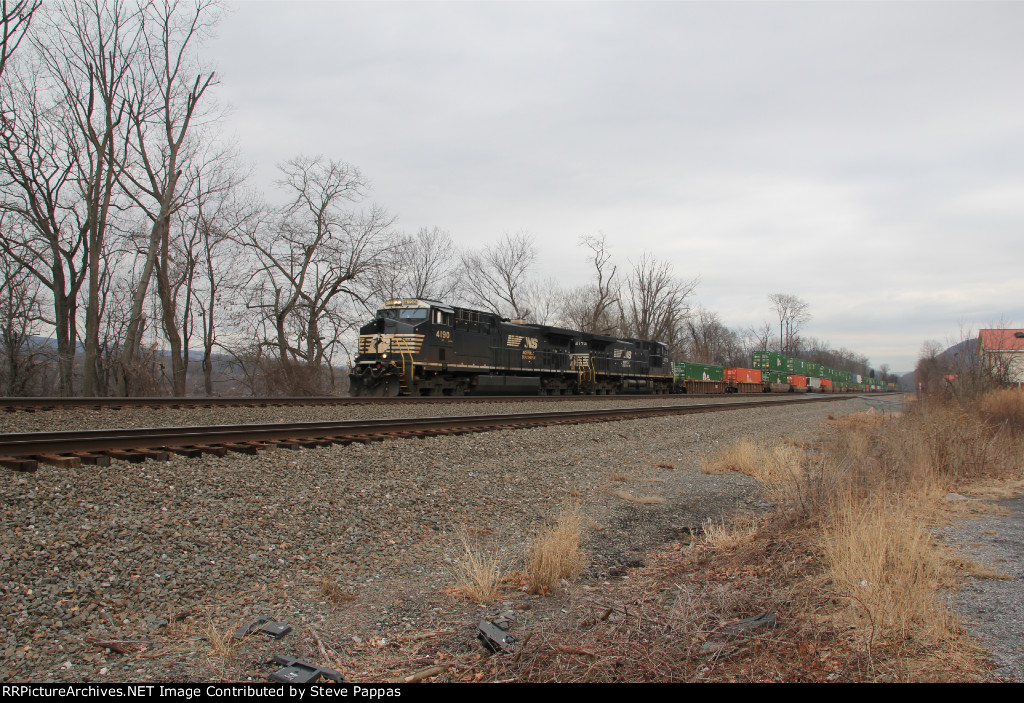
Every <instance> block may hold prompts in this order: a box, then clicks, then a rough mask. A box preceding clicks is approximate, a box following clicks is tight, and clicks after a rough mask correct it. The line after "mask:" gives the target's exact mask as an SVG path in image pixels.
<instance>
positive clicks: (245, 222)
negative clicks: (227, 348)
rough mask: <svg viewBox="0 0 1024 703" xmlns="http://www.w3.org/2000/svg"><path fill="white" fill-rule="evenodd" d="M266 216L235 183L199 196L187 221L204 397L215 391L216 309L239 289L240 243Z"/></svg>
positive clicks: (242, 273)
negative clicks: (194, 262) (194, 264)
mask: <svg viewBox="0 0 1024 703" xmlns="http://www.w3.org/2000/svg"><path fill="white" fill-rule="evenodd" d="M201 190H202V189H201ZM264 214H265V210H264V208H263V206H262V204H261V203H259V202H258V201H257V200H256V198H255V197H254V196H253V195H251V194H247V193H243V192H241V190H240V187H239V185H237V184H235V185H232V186H231V187H230V188H228V189H227V190H223V191H220V192H217V193H207V194H206V196H205V197H201V198H199V199H198V200H197V202H196V207H195V208H194V211H193V212H192V214H191V218H190V220H189V221H188V223H187V225H188V226H190V227H191V228H192V229H193V232H194V235H195V236H194V238H193V239H198V247H197V249H198V253H197V258H198V271H197V273H196V276H197V277H198V278H199V279H200V280H201V282H200V283H199V285H196V286H194V287H193V288H192V290H191V296H192V298H193V299H194V301H195V314H196V315H197V317H198V323H199V325H200V329H201V335H202V345H203V361H202V369H203V387H204V389H205V391H206V394H207V395H212V394H213V350H214V347H215V345H216V344H217V337H218V332H217V331H218V322H219V318H220V313H221V312H222V311H223V309H224V308H225V307H226V306H225V302H226V301H225V291H232V290H235V291H237V290H239V289H240V288H241V285H242V283H243V280H244V278H245V274H246V271H245V266H239V263H240V262H244V261H245V258H244V256H242V253H243V252H242V249H241V247H240V246H239V244H238V242H239V240H242V239H245V238H246V237H248V236H250V235H251V234H254V233H255V232H256V231H257V230H258V228H259V227H260V226H261V225H262V224H263V218H264Z"/></svg>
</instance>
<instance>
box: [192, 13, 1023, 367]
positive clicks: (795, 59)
mask: <svg viewBox="0 0 1024 703" xmlns="http://www.w3.org/2000/svg"><path fill="white" fill-rule="evenodd" d="M1022 37H1024V3H1009V2H1004V3H992V4H987V3H979V2H966V3H962V4H961V3H921V2H915V3H906V4H903V3H874V2H873V3H849V4H846V3H774V2H757V3H739V2H736V3H722V2H717V3H700V2H685V3H684V2H652V3H640V2H628V3H625V2H624V3H619V2H571V3H556V2H532V3H526V2H510V3H503V2H447V3H429V2H373V3H357V2H305V3H303V2H287V3H285V2H252V1H250V2H236V3H233V4H232V5H230V11H229V12H228V13H227V14H226V16H225V17H224V18H223V20H222V22H221V24H220V25H219V28H218V36H217V38H216V39H215V40H213V41H211V42H208V43H207V44H206V46H205V49H204V50H203V55H204V57H205V58H206V59H207V60H208V61H209V62H210V63H211V64H212V65H213V66H214V67H215V68H216V70H217V71H218V73H219V76H220V80H221V84H220V86H219V87H218V96H219V98H218V99H219V100H220V101H221V102H222V103H223V104H225V105H226V106H228V107H229V108H230V113H229V118H228V120H227V121H226V128H227V131H228V132H229V133H232V134H235V135H236V136H237V140H238V145H239V148H240V150H241V153H242V155H243V157H244V158H245V159H246V160H248V161H250V162H252V163H253V164H254V165H255V178H256V182H257V183H258V184H259V185H260V187H261V188H263V189H264V190H266V191H267V193H268V196H271V197H273V193H272V190H273V185H272V183H273V180H274V178H275V165H276V164H277V163H279V162H282V161H284V160H286V159H289V158H292V157H293V156H296V155H299V154H307V155H317V154H323V155H324V156H325V157H328V158H331V159H337V160H343V161H347V162H350V163H352V164H355V165H357V166H358V167H359V168H360V169H361V170H362V171H363V172H364V174H365V175H366V176H367V177H368V178H369V179H370V180H371V181H372V183H373V192H372V199H373V200H374V201H375V202H377V203H379V204H380V205H383V206H385V207H387V208H388V209H389V210H390V211H392V212H393V213H395V214H397V216H398V218H399V219H398V225H399V226H400V227H401V228H402V229H404V230H405V231H408V232H415V231H416V230H417V229H418V228H420V227H423V226H438V227H441V228H443V229H445V230H447V231H449V232H450V233H451V235H452V237H453V238H454V239H455V240H456V242H458V243H459V244H460V245H465V246H472V245H474V244H476V243H486V242H489V241H493V240H494V239H496V238H498V237H499V236H501V235H502V234H503V233H505V232H518V231H524V230H525V231H527V232H529V233H531V234H533V235H534V236H535V237H536V240H537V243H538V245H539V248H540V255H541V256H540V259H541V261H540V264H539V267H538V273H539V274H542V275H557V276H559V277H560V278H562V279H564V281H565V283H566V284H568V285H569V286H572V285H578V284H582V283H583V282H584V281H585V279H586V277H587V275H588V270H587V267H586V263H585V252H584V251H583V250H581V249H580V248H579V246H578V240H579V237H580V235H583V234H595V233H598V232H603V233H604V234H605V235H607V237H608V241H609V243H610V245H611V247H612V253H613V254H614V256H615V257H616V259H617V260H618V261H619V262H620V265H621V266H622V267H627V266H628V261H630V260H635V259H636V258H637V257H638V256H639V255H640V254H641V253H642V252H643V251H645V250H646V251H650V252H651V253H653V254H655V255H656V256H658V257H660V258H665V259H668V260H669V261H671V263H672V264H673V265H674V267H675V271H676V273H677V274H678V275H679V276H682V277H687V278H690V277H697V276H699V277H700V284H699V286H698V287H697V292H696V300H695V302H696V303H698V304H700V305H703V306H705V307H708V308H710V309H712V310H715V311H717V312H718V313H719V314H720V316H721V318H722V321H723V322H724V323H725V324H727V325H729V326H732V327H740V326H745V325H750V324H758V323H760V322H761V321H762V320H766V319H771V316H772V313H771V312H770V310H769V304H768V299H767V296H768V294H770V293H774V292H784V293H792V294H795V295H798V296H800V297H801V298H803V299H804V300H806V301H807V302H808V303H809V305H810V311H811V313H812V314H813V316H814V318H813V320H812V321H811V322H810V323H809V324H808V325H807V327H806V328H805V330H804V333H805V334H808V335H812V336H815V337H819V338H822V339H826V340H829V341H830V342H831V343H832V344H833V345H835V346H845V347H848V348H850V349H853V350H856V351H858V352H860V353H863V354H867V355H868V356H869V357H870V358H871V361H872V363H873V364H874V365H875V366H878V365H880V364H883V363H888V364H889V365H890V366H891V367H892V369H894V370H897V371H905V370H910V369H912V368H913V365H914V362H915V359H916V356H917V352H918V350H919V348H920V346H921V343H922V342H923V341H924V340H926V339H938V340H940V341H945V340H946V338H947V337H949V336H950V335H955V336H959V334H960V328H961V324H962V325H964V326H965V327H967V328H970V329H972V330H974V329H977V328H978V327H985V326H989V325H991V324H992V323H994V322H996V321H998V320H999V319H1000V317H1003V318H1005V319H1006V321H1007V322H1009V323H1012V324H1014V325H1017V326H1024V275H1022V273H1024V271H1022V265H1024V139H1022V136H1024V39H1022Z"/></svg>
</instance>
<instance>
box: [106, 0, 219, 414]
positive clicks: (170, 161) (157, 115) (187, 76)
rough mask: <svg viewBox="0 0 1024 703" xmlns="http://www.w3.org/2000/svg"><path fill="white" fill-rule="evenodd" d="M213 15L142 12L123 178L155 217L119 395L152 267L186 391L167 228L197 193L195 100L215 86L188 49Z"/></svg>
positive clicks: (172, 6)
mask: <svg viewBox="0 0 1024 703" xmlns="http://www.w3.org/2000/svg"><path fill="white" fill-rule="evenodd" d="M216 20H217V16H216V13H215V12H214V5H213V3H212V2H209V1H207V0H201V1H199V2H196V3H194V4H191V5H186V4H185V3H181V2H177V1H176V0H164V2H158V3H153V4H148V5H145V6H144V8H143V13H142V16H141V22H142V33H141V36H142V42H143V45H144V48H145V50H144V52H143V55H144V56H145V57H146V59H147V60H146V61H145V62H144V63H143V65H142V66H141V67H140V70H139V71H138V73H137V74H136V75H135V87H134V89H135V94H136V96H137V97H136V100H135V101H134V103H133V105H132V128H133V138H132V141H131V148H132V152H133V156H134V157H135V162H136V164H137V168H133V169H129V170H126V171H125V181H126V183H125V185H126V190H127V191H128V193H129V196H130V197H131V198H132V200H133V201H134V202H135V203H136V204H137V205H138V206H139V207H140V208H142V210H143V211H144V212H145V213H146V216H147V217H148V219H149V220H150V222H151V223H152V224H151V228H150V234H149V240H148V242H147V243H146V245H145V247H144V249H143V253H144V256H145V264H144V265H143V268H142V275H141V277H140V279H139V287H138V288H137V289H136V290H135V292H134V295H133V298H132V307H131V317H130V319H129V326H128V331H127V338H126V339H125V349H124V354H123V359H124V362H125V373H124V374H123V375H122V378H121V381H120V391H121V392H122V393H123V394H124V395H128V394H130V393H131V392H132V388H131V377H130V370H131V369H132V368H133V367H134V361H135V356H136V354H137V353H138V346H139V342H140V341H141V336H140V328H141V322H142V307H143V304H144V303H145V300H146V295H147V293H148V290H149V284H150V279H151V278H152V276H153V273H154V272H155V273H156V278H157V292H158V295H159V297H160V300H161V308H162V312H161V325H162V328H163V332H164V334H165V336H166V337H167V341H168V344H169V345H170V349H171V358H172V365H173V366H172V368H173V371H172V377H173V387H174V393H175V394H176V395H177V394H182V393H184V388H185V374H186V372H187V367H186V366H185V365H184V362H183V357H182V348H183V340H182V337H181V333H180V332H179V329H178V315H177V309H176V307H177V306H176V305H175V290H174V287H173V286H172V285H171V281H170V271H169V269H170V265H171V264H170V229H171V218H172V216H173V215H174V214H175V213H176V212H177V211H178V210H179V209H180V208H182V207H183V206H184V203H185V202H186V201H187V199H188V198H189V197H191V196H193V195H194V192H192V189H191V188H188V187H183V183H187V184H189V185H191V184H192V183H195V182H196V181H197V180H198V175H197V174H198V172H199V171H201V170H202V168H203V164H202V163H201V162H200V161H199V160H198V159H197V157H196V153H195V150H196V147H197V141H198V140H197V139H196V137H195V133H194V132H195V129H194V128H195V121H196V120H201V119H203V116H202V115H201V113H200V112H199V103H200V101H201V100H202V98H203V96H204V95H205V93H206V91H207V90H208V89H209V88H210V86H211V85H213V82H214V73H213V72H212V71H205V70H203V69H202V68H199V67H197V66H196V62H195V60H194V58H193V57H192V56H191V53H190V51H191V48H192V46H193V45H194V44H195V42H196V41H198V40H199V39H200V38H201V37H202V36H203V34H204V33H205V32H206V31H207V30H208V29H209V27H210V26H211V25H212V24H213V23H215V22H216ZM158 261H159V265H158Z"/></svg>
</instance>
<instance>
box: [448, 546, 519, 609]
mask: <svg viewBox="0 0 1024 703" xmlns="http://www.w3.org/2000/svg"><path fill="white" fill-rule="evenodd" d="M459 545H460V549H459V550H458V553H457V554H456V556H454V557H452V558H451V561H450V562H449V563H450V568H451V572H452V576H453V578H454V580H455V584H454V585H453V586H452V587H451V588H449V589H447V590H448V592H449V593H451V594H452V595H455V596H457V597H461V598H465V599H466V600H471V601H473V602H474V603H491V602H494V601H496V600H498V598H500V597H501V584H502V579H503V578H504V575H505V574H504V571H505V560H504V558H503V557H502V555H501V551H500V549H499V548H498V547H490V548H487V547H484V546H482V545H480V544H476V543H473V542H471V541H470V538H469V536H468V535H467V534H465V533H462V534H461V535H459Z"/></svg>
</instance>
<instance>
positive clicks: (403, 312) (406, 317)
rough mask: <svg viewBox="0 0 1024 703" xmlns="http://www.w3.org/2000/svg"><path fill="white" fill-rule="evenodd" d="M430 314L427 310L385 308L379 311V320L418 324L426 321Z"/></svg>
mask: <svg viewBox="0 0 1024 703" xmlns="http://www.w3.org/2000/svg"><path fill="white" fill-rule="evenodd" d="M429 314H430V311H429V310H428V309H427V308H385V309H383V310H378V311H377V319H378V320H401V321H402V322H412V323H417V322H423V321H424V320H426V319H427V316H428V315H429Z"/></svg>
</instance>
